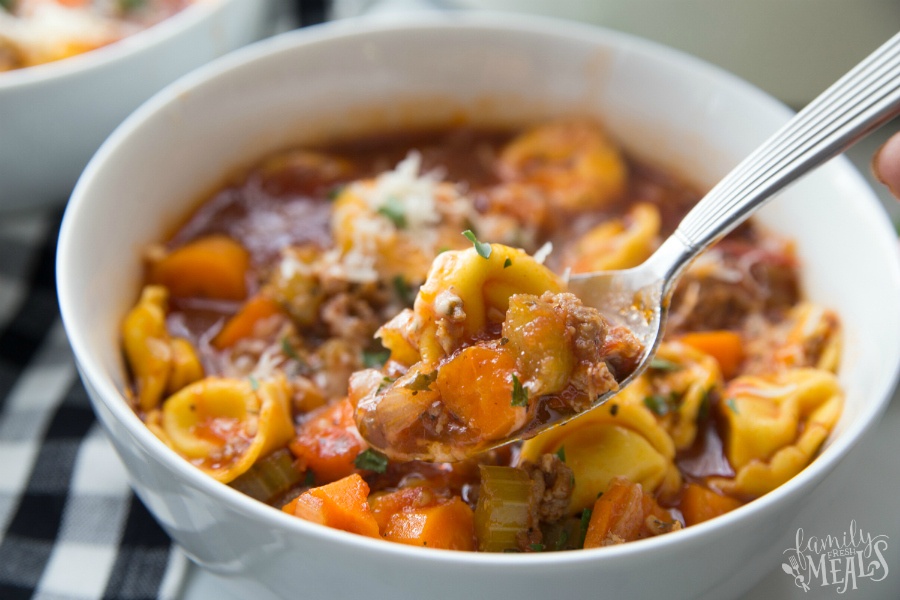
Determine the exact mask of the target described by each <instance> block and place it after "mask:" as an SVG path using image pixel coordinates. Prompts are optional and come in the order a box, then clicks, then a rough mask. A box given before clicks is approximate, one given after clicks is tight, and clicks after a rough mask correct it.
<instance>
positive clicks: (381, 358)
mask: <svg viewBox="0 0 900 600" xmlns="http://www.w3.org/2000/svg"><path fill="white" fill-rule="evenodd" d="M390 357H391V351H390V350H386V349H384V348H382V349H381V350H363V353H362V364H363V366H364V367H365V368H367V369H380V368H381V367H383V366H384V363H386V362H387V361H388V359H389V358H390Z"/></svg>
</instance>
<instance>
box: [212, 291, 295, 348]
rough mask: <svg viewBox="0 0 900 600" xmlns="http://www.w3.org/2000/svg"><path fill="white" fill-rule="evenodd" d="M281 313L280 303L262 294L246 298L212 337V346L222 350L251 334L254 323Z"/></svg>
mask: <svg viewBox="0 0 900 600" xmlns="http://www.w3.org/2000/svg"><path fill="white" fill-rule="evenodd" d="M277 314H282V310H281V305H280V304H278V302H276V301H275V300H273V299H271V298H269V297H268V296H266V295H263V294H257V295H255V296H253V297H252V298H250V299H249V300H247V301H246V302H245V303H244V304H243V306H241V308H240V309H239V310H238V311H237V312H236V313H235V314H234V316H232V317H231V318H230V319H228V321H226V322H225V325H224V326H223V327H222V330H221V331H219V333H218V334H217V335H216V337H215V338H213V342H212V343H213V346H215V347H216V348H218V349H219V350H222V349H223V348H230V347H231V346H234V345H235V344H236V343H237V342H238V341H239V340H242V339H244V338H248V337H250V336H252V335H253V332H254V330H255V328H256V325H257V324H258V323H259V322H261V321H263V320H265V319H268V318H269V317H272V316H275V315H277Z"/></svg>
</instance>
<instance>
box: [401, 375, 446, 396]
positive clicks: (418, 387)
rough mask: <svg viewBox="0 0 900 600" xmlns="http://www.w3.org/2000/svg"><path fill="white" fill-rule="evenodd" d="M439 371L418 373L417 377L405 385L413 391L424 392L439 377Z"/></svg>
mask: <svg viewBox="0 0 900 600" xmlns="http://www.w3.org/2000/svg"><path fill="white" fill-rule="evenodd" d="M437 374H438V372H437V371H432V372H431V373H416V377H415V379H413V380H412V381H410V382H409V383H407V384H406V385H404V386H403V387H404V388H406V389H408V390H412V391H413V392H424V391H426V390H430V389H431V384H432V383H434V380H435V379H437Z"/></svg>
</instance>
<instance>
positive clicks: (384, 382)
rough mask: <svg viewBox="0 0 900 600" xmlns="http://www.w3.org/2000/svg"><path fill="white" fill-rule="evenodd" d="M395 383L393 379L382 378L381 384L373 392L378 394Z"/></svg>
mask: <svg viewBox="0 0 900 600" xmlns="http://www.w3.org/2000/svg"><path fill="white" fill-rule="evenodd" d="M395 381H397V379H396V378H395V377H383V378H382V379H381V383H380V384H379V385H378V389H377V390H375V393H376V394H380V393H381V392H382V391H383V390H384V388H386V387H388V386H389V385H391V384H392V383H394V382H395Z"/></svg>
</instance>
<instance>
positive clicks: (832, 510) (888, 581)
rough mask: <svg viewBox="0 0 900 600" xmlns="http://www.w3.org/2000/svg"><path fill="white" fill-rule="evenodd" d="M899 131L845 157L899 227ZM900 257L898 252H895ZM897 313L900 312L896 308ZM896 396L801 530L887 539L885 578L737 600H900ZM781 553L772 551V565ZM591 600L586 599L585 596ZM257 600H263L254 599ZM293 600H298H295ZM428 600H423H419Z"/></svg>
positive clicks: (221, 591) (790, 586) (231, 596)
mask: <svg viewBox="0 0 900 600" xmlns="http://www.w3.org/2000/svg"><path fill="white" fill-rule="evenodd" d="M898 130H900V122H897V121H895V122H894V123H891V124H889V125H888V126H887V127H885V128H883V129H882V130H881V131H879V132H877V133H875V134H873V135H872V136H870V137H869V138H868V139H866V140H863V141H862V142H860V143H859V144H858V145H857V146H856V147H854V148H853V149H852V150H851V151H850V152H849V153H848V155H849V157H850V159H851V160H852V161H853V162H854V164H855V165H856V166H857V168H858V169H859V170H860V172H862V173H863V174H864V175H865V176H866V177H868V178H869V180H870V181H871V182H872V185H873V188H874V189H875V190H876V192H877V193H878V194H879V197H881V199H882V201H883V202H884V204H885V208H886V209H887V210H888V212H889V214H890V215H891V217H892V219H893V221H894V222H895V223H897V222H900V202H897V201H896V200H894V199H893V198H891V197H890V195H889V194H888V193H887V192H886V191H884V189H883V188H882V187H881V186H880V185H878V184H877V182H875V181H874V179H873V178H872V176H871V173H870V171H869V161H870V160H871V157H872V155H873V153H874V152H875V150H876V149H877V148H878V147H879V145H880V144H881V143H882V142H883V141H884V140H885V139H887V137H888V135H889V133H891V132H893V131H898ZM898 251H900V250H898ZM898 310H900V307H898ZM898 457H900V390H897V391H895V392H894V396H893V400H892V402H891V404H890V406H889V407H888V409H887V411H886V413H885V415H884V416H883V418H882V419H881V421H880V423H879V424H878V425H877V427H876V428H875V430H874V431H872V432H870V435H869V436H868V437H867V438H866V439H865V440H864V441H863V442H861V443H860V444H859V445H858V446H857V447H856V448H854V450H853V451H852V452H851V453H850V454H849V455H848V456H847V458H846V459H845V460H844V461H843V462H841V463H840V464H839V465H838V466H837V468H836V469H835V471H834V472H833V474H832V475H831V477H830V478H829V484H828V485H829V486H834V487H833V489H835V490H836V492H835V493H834V494H829V496H831V497H830V498H829V499H828V501H820V499H818V498H810V503H809V506H808V507H807V509H806V510H805V511H804V515H803V517H802V518H801V523H800V526H802V527H803V529H804V531H805V532H808V534H809V535H817V536H825V535H828V534H831V535H841V534H842V533H843V532H845V531H847V530H848V528H849V527H850V523H851V521H853V520H855V521H856V522H857V524H858V525H859V527H860V528H861V529H863V530H865V531H868V532H870V533H872V534H873V535H885V536H887V542H888V547H887V550H886V552H885V558H886V559H887V562H888V566H889V569H890V571H889V573H888V576H887V577H886V578H885V579H884V580H883V581H880V582H873V581H871V580H867V579H860V580H859V585H858V588H857V589H856V590H853V589H848V590H847V591H846V592H845V593H843V594H841V593H838V590H837V587H836V586H830V587H822V586H821V585H814V586H813V587H812V588H811V589H810V591H809V592H808V593H804V592H803V590H801V589H800V588H797V587H795V586H794V582H793V579H792V578H791V577H789V576H787V575H786V574H785V573H784V572H782V570H781V568H780V567H776V568H775V569H773V571H772V572H771V573H770V574H768V575H766V576H765V577H763V579H762V580H761V581H760V582H759V584H758V585H757V586H756V587H755V588H753V589H752V590H751V591H750V592H749V593H748V594H746V595H745V596H744V597H743V598H742V599H741V600H781V599H787V600H791V599H795V598H796V599H799V598H815V599H817V600H818V599H819V598H835V599H836V598H842V599H844V600H896V599H898V598H900V458H898ZM784 550H785V548H781V547H773V548H772V549H771V552H772V554H773V559H772V560H773V561H775V560H777V559H776V558H775V557H781V556H782V552H783V551H784ZM585 597H586V598H589V597H590V595H589V593H588V594H587V595H586V596H585ZM182 598H183V600H205V599H209V598H215V599H216V600H239V599H240V600H243V599H244V598H245V595H244V594H242V593H241V591H240V590H238V589H236V588H235V587H234V585H233V584H232V583H230V582H228V581H226V580H224V579H222V578H220V577H218V576H216V575H214V574H212V573H210V572H208V571H206V570H204V569H202V568H200V567H197V566H196V565H193V564H192V565H191V566H190V568H189V572H188V576H187V579H186V582H185V587H184V591H183V595H182ZM254 599H255V600H262V599H260V598H259V597H258V596H256V595H254ZM297 600H302V597H301V596H297ZM423 600H427V599H423Z"/></svg>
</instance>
